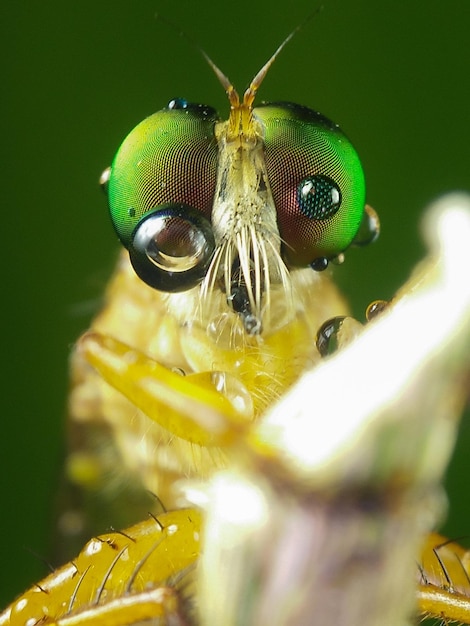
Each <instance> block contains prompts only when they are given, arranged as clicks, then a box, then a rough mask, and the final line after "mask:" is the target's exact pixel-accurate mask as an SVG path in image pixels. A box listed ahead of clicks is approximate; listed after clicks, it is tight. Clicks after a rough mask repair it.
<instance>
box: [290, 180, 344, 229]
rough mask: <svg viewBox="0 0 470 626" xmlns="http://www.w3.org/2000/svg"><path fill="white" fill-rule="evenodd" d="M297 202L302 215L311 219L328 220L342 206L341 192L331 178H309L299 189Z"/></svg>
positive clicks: (303, 181) (302, 182)
mask: <svg viewBox="0 0 470 626" xmlns="http://www.w3.org/2000/svg"><path fill="white" fill-rule="evenodd" d="M297 202H298V205H299V208H300V210H301V211H302V213H303V214H304V215H306V216H307V217H309V218H310V219H313V220H327V219H328V218H330V217H333V215H334V214H335V213H336V212H337V211H338V209H339V207H340V206H341V191H340V190H339V187H338V185H337V184H336V183H335V182H334V181H333V180H332V179H331V178H329V176H324V175H322V174H319V175H317V176H309V177H308V178H304V180H302V181H301V183H300V184H299V186H298V187H297Z"/></svg>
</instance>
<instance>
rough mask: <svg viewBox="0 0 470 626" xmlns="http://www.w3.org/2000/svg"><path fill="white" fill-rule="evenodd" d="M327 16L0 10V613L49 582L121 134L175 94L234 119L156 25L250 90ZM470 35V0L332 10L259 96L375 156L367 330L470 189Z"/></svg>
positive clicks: (106, 253)
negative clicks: (323, 121)
mask: <svg viewBox="0 0 470 626" xmlns="http://www.w3.org/2000/svg"><path fill="white" fill-rule="evenodd" d="M315 6H316V3H315V2H311V1H309V0H298V1H296V2H290V3H286V2H285V1H283V2H281V1H279V0H262V1H256V0H238V1H237V2H236V3H228V2H191V1H189V0H180V1H179V2H177V3H175V2H170V1H169V0H166V1H165V0H161V1H160V2H156V1H153V0H152V1H151V0H140V1H138V2H124V1H122V0H113V1H111V0H77V1H75V2H64V1H63V0H41V1H39V0H37V1H34V0H3V1H2V4H1V7H0V23H1V28H2V29H3V31H4V32H3V34H2V38H1V41H2V44H3V50H2V54H1V58H2V62H3V68H2V74H1V75H2V84H3V95H2V98H1V104H2V106H3V114H2V116H1V121H2V125H3V126H4V128H3V130H2V145H3V148H2V151H3V157H2V174H3V175H4V179H3V182H2V197H3V209H2V216H3V219H4V220H6V224H5V222H4V223H3V224H4V225H3V233H4V234H3V244H2V253H3V260H2V267H3V272H2V273H3V277H4V278H3V281H4V284H3V289H2V291H3V293H4V296H3V305H2V307H1V308H2V316H3V323H2V328H3V331H2V332H3V335H2V337H3V340H2V344H3V345H2V354H3V359H4V365H3V374H2V377H1V380H2V385H3V390H2V402H3V409H2V416H3V418H2V426H1V441H2V453H1V455H0V463H1V467H0V476H1V478H0V507H1V509H0V555H1V556H0V559H1V564H0V572H1V573H0V579H1V584H0V605H3V604H5V603H6V602H7V601H8V600H11V599H12V598H13V596H14V595H15V594H16V593H18V592H20V591H21V590H22V589H23V588H24V587H25V586H26V585H28V584H30V583H32V582H33V581H34V580H36V579H38V578H39V577H41V576H43V575H44V574H45V572H46V570H45V568H44V566H43V564H42V563H40V562H39V560H38V559H37V557H36V556H33V555H32V554H31V552H30V551H34V552H36V553H38V554H41V555H44V554H46V552H47V547H46V546H47V542H48V539H49V537H48V529H49V528H50V523H51V502H52V500H53V497H54V493H55V490H56V486H57V476H58V473H59V468H60V464H61V456H62V448H61V441H62V436H63V428H64V427H63V419H64V415H65V407H66V395H67V358H68V355H69V352H70V349H71V346H72V344H73V342H74V340H75V338H76V337H77V336H78V335H79V333H80V332H81V331H83V330H84V329H86V328H87V325H88V323H89V320H90V317H91V316H92V314H93V313H94V312H95V311H96V310H97V309H98V307H99V305H100V297H101V294H102V291H103V288H104V285H105V283H106V280H107V277H108V276H109V273H110V271H111V268H112V266H113V261H114V258H115V255H116V251H117V248H118V246H117V243H116V240H115V236H114V234H113V231H112V229H111V227H110V224H109V221H108V217H107V214H106V207H105V201H104V198H103V197H102V195H101V193H100V190H99V189H98V186H97V180H98V177H99V175H100V173H101V171H102V170H103V169H104V167H105V166H107V165H108V164H109V163H110V160H111V158H112V156H113V154H114V152H115V150H116V149H117V147H118V146H119V144H120V142H121V141H122V139H123V138H124V136H125V134H126V133H127V132H128V131H129V130H130V129H131V128H132V127H133V126H134V125H135V124H136V123H137V122H139V121H140V120H141V119H142V118H144V117H145V116H147V115H148V114H150V113H152V112H154V111H155V110H158V109H160V108H162V107H163V106H164V105H166V103H167V102H168V101H169V100H170V99H171V98H173V97H176V96H184V97H187V98H188V99H190V100H192V101H194V102H204V103H207V104H211V105H213V106H215V107H216V108H218V109H219V111H220V112H221V113H224V112H226V110H227V104H226V101H225V96H224V93H223V91H222V89H221V88H220V86H219V84H218V82H217V80H216V79H215V77H214V75H213V74H212V72H211V71H210V69H209V68H208V67H207V65H206V64H205V62H204V61H203V60H202V58H201V57H200V55H199V54H198V53H197V52H196V51H195V50H194V48H192V47H191V46H190V45H189V44H188V43H187V42H186V41H184V40H182V39H181V38H179V37H178V36H177V35H176V34H175V32H173V31H172V30H170V29H169V28H168V27H167V26H166V25H165V24H164V23H162V22H158V21H156V20H155V18H154V15H155V13H156V11H157V10H158V11H160V12H161V13H162V14H163V15H165V16H166V17H168V18H169V19H171V20H172V21H173V22H174V23H176V24H178V25H180V26H181V28H182V29H184V30H186V31H187V32H188V33H189V34H190V35H191V36H192V37H194V38H195V39H196V40H197V41H198V42H200V44H201V45H202V47H204V49H205V50H206V51H207V52H208V54H209V55H210V56H211V57H212V58H213V59H214V61H215V62H216V63H217V64H218V65H220V67H221V68H222V69H223V71H224V72H226V73H227V74H228V75H229V76H230V78H231V80H232V81H233V82H234V83H235V85H237V86H238V87H239V89H240V90H242V89H243V88H244V87H245V86H246V85H247V82H248V81H249V80H250V79H251V77H252V76H253V75H254V73H255V72H256V71H257V70H258V69H259V68H260V67H261V65H262V64H263V63H264V62H265V61H266V60H267V58H268V57H269V56H270V54H271V53H272V52H273V51H274V49H275V48H276V46H277V45H278V44H279V43H280V41H281V40H282V39H283V38H284V37H285V36H286V35H287V34H288V33H289V31H290V30H292V29H293V28H294V27H295V26H297V25H298V24H299V23H300V22H301V21H302V20H303V19H304V18H305V16H306V15H308V14H309V13H310V12H311V11H312V9H314V8H315ZM469 27H470V3H469V2H467V1H465V0H447V1H446V2H442V0H428V1H427V2H423V1H422V0H407V1H406V2H405V1H401V2H400V1H397V0H394V1H393V2H392V1H391V0H382V1H380V2H377V0H354V1H352V0H351V1H349V0H343V1H340V0H326V2H325V9H324V11H323V12H322V13H321V14H320V15H318V16H317V17H315V19H314V20H313V22H311V23H309V24H308V25H307V26H306V28H305V29H304V30H303V31H302V32H301V33H300V34H298V35H297V36H296V37H295V39H294V40H293V41H292V42H291V43H290V44H289V46H288V48H287V49H286V50H285V51H284V52H283V54H282V55H281V57H280V58H279V59H278V61H277V62H276V64H275V66H274V67H273V68H272V71H271V73H270V74H269V76H268V78H267V79H266V81H265V83H264V84H263V87H262V89H261V93H260V98H261V99H266V100H276V99H284V100H292V101H294V102H298V103H301V104H306V105H309V106H311V107H312V108H316V109H318V110H319V111H321V112H323V113H324V114H325V115H327V116H329V117H330V118H332V119H333V120H335V121H336V122H338V123H339V124H340V125H341V126H342V128H343V129H344V130H345V132H346V133H347V134H348V135H349V137H350V138H351V139H352V141H353V143H354V144H355V146H356V148H357V149H358V151H359V154H360V155H361V156H362V160H363V165H364V168H365V171H366V177H367V181H368V200H369V202H370V203H371V204H372V205H373V206H374V207H375V208H376V209H377V210H378V211H379V213H380V216H381V221H382V227H383V231H382V235H381V238H380V240H379V242H378V243H377V244H376V245H375V246H374V247H373V248H370V249H367V250H357V251H351V253H350V254H348V255H347V261H346V263H345V265H343V266H342V268H340V269H339V270H338V271H337V275H338V279H339V280H340V281H341V283H342V285H344V288H345V290H346V291H347V293H348V294H349V296H350V297H351V299H352V300H353V303H354V307H355V311H356V316H358V317H362V316H363V310H364V308H365V306H366V305H367V304H368V302H369V301H370V300H372V299H375V298H388V297H390V296H391V295H392V294H393V292H394V290H395V289H396V288H397V287H398V286H399V285H400V284H401V283H402V281H403V280H404V279H405V278H406V277H407V275H408V273H409V271H410V269H411V267H412V266H413V265H414V263H415V262H416V261H417V259H419V258H420V257H421V255H422V253H423V247H422V244H421V242H420V239H419V235H418V228H419V226H418V225H419V220H420V216H421V213H422V211H423V208H424V207H425V205H426V204H427V203H428V202H429V201H430V200H432V199H433V198H435V197H436V196H438V195H439V194H442V193H444V192H446V191H448V190H452V189H462V188H466V189H469V188H470V171H469V158H468V149H469V144H470V141H469V140H470V124H469V108H470V105H469V96H470V72H469V61H470V53H469V44H468V40H469ZM5 138H6V145H5ZM5 190H6V194H4V193H3V192H4V191H5ZM5 195H6V197H5ZM469 245H470V243H469ZM424 323H425V322H424ZM403 354H404V358H406V346H404V348H403ZM340 385H341V381H338V386H340ZM469 441H470V425H469V422H468V421H466V422H464V424H463V426H462V436H461V439H460V443H459V451H458V456H457V457H456V459H455V460H454V462H453V465H452V467H451V470H450V475H449V485H450V500H451V504H450V518H449V522H448V524H447V526H446V528H445V530H446V532H448V533H449V534H450V535H453V536H462V535H467V536H470V510H469V509H470V502H469V501H468V495H467V489H466V487H467V485H468V482H469V477H470V459H469V458H468V453H467V449H468V445H469Z"/></svg>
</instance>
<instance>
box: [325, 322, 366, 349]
mask: <svg viewBox="0 0 470 626" xmlns="http://www.w3.org/2000/svg"><path fill="white" fill-rule="evenodd" d="M361 329H362V324H361V323H360V322H358V321H357V320H355V319H354V318H353V317H347V316H338V317H332V318H331V319H329V320H327V321H326V322H325V323H324V324H322V325H321V326H320V328H319V330H318V332H317V338H316V345H317V350H318V352H319V353H320V355H321V356H322V357H326V356H329V355H331V354H334V353H335V352H336V351H337V350H338V349H339V348H344V347H345V346H347V345H348V343H350V342H351V341H352V340H353V339H355V338H356V337H357V336H358V334H359V333H360V331H361Z"/></svg>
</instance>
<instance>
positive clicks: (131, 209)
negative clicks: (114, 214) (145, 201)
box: [127, 206, 135, 217]
mask: <svg viewBox="0 0 470 626" xmlns="http://www.w3.org/2000/svg"><path fill="white" fill-rule="evenodd" d="M127 214H128V216H129V217H135V209H134V207H133V206H131V207H129V208H128V209H127Z"/></svg>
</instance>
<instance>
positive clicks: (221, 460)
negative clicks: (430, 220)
mask: <svg viewBox="0 0 470 626" xmlns="http://www.w3.org/2000/svg"><path fill="white" fill-rule="evenodd" d="M294 285H295V289H296V298H295V306H296V309H297V310H296V312H295V315H294V317H293V319H292V321H291V322H290V323H289V324H287V325H284V326H281V327H280V328H279V329H277V330H276V331H275V332H272V333H271V334H269V333H267V334H263V335H262V336H259V335H252V336H249V335H247V334H246V333H245V332H244V330H243V328H242V327H241V323H240V321H239V320H238V318H237V315H236V314H235V313H234V312H232V311H225V312H223V313H221V314H220V315H218V316H216V317H215V318H214V319H213V320H212V321H211V323H210V324H209V325H208V327H207V328H203V327H202V326H201V324H200V322H199V321H198V320H197V318H196V319H194V320H193V321H192V322H191V321H189V320H188V319H187V318H186V314H185V313H183V314H182V315H181V318H182V319H179V318H178V316H177V315H176V314H173V310H174V308H173V307H172V306H171V303H170V304H169V303H168V299H169V298H173V299H178V298H179V294H174V295H173V294H170V295H169V296H168V295H166V294H161V293H159V292H157V291H155V290H153V289H151V288H150V287H147V286H146V285H145V284H143V283H142V281H140V280H139V279H138V278H137V277H136V276H135V273H134V272H133V270H132V268H130V266H129V263H128V261H127V259H125V258H124V257H123V258H122V259H121V260H120V262H119V267H118V269H117V271H116V274H115V276H114V278H113V280H112V282H111V284H110V286H109V288H108V292H107V298H106V305H105V307H104V309H103V311H102V312H101V314H100V315H99V316H98V317H97V318H96V320H95V321H94V323H93V326H92V329H93V330H95V331H98V332H100V333H102V334H103V335H106V336H110V337H119V339H120V340H121V341H122V342H124V343H125V344H127V345H128V346H132V348H133V349H136V350H139V351H142V352H143V353H145V354H146V355H148V356H149V357H151V358H152V359H155V361H157V362H159V363H161V364H162V365H164V366H166V367H167V368H168V369H169V370H172V371H175V372H177V375H178V376H182V375H183V374H184V375H185V376H186V378H189V377H190V376H191V375H194V374H200V375H204V374H207V380H208V381H209V382H208V384H209V385H210V386H213V388H214V389H218V390H219V391H220V392H221V393H222V394H224V395H225V396H226V397H228V399H229V400H230V402H231V403H232V404H233V405H234V406H235V407H236V409H237V411H238V412H239V413H240V414H241V415H242V416H243V417H244V419H246V420H252V419H258V417H259V416H260V415H261V414H262V412H263V411H264V410H265V409H266V408H267V407H268V406H270V405H271V404H272V403H273V402H275V401H276V400H277V399H278V398H279V397H280V396H282V395H283V393H284V392H285V391H286V390H287V389H288V388H289V387H290V386H291V385H292V384H293V383H294V382H295V380H296V379H297V378H298V377H299V376H300V374H301V373H302V372H303V371H305V369H307V368H308V367H310V366H312V365H314V364H315V362H318V360H319V358H320V357H319V355H318V352H317V350H316V347H315V333H316V330H317V328H318V327H319V326H320V323H321V321H323V320H325V319H327V318H329V317H334V316H336V315H344V314H345V313H346V311H347V307H346V304H345V303H344V300H343V298H342V296H341V295H340V293H339V291H338V290H337V288H336V287H335V285H334V284H333V283H332V281H331V280H330V278H329V277H328V276H327V275H325V274H321V275H320V274H315V273H313V272H312V271H311V270H310V271H309V272H308V273H307V274H303V275H302V273H300V274H299V276H298V278H297V279H296V282H295V283H294ZM186 295H187V294H186ZM281 298H282V294H279V299H281ZM271 306H272V308H273V310H274V311H276V310H277V299H276V297H274V298H273V300H272V305H271ZM279 309H281V310H282V309H284V303H283V302H282V301H281V302H279ZM284 310H285V309H284ZM278 319H279V316H278ZM128 362H129V364H130V365H132V350H131V348H129V352H128ZM72 363H73V369H74V375H73V378H74V379H75V381H76V384H75V386H74V388H73V390H72V395H71V401H70V414H71V417H72V420H73V426H74V428H75V432H74V439H75V441H77V440H78V441H83V442H85V443H86V444H87V446H88V444H89V443H90V437H91V438H93V432H95V433H97V432H99V431H100V430H102V429H104V432H107V434H108V437H107V444H106V443H104V444H103V445H102V446H98V449H97V450H96V454H95V456H94V457H93V456H92V455H91V454H90V450H89V447H88V448H87V449H86V450H83V449H80V448H79V449H75V450H73V451H72V453H71V456H70V459H69V462H68V467H69V473H70V477H71V479H72V480H73V481H74V482H75V483H78V484H79V485H81V486H82V487H84V488H85V489H87V488H91V489H97V488H98V489H99V488H100V487H101V484H103V485H104V486H105V491H108V493H109V490H110V489H112V497H116V495H119V490H120V487H119V483H120V482H122V481H123V482H124V484H126V483H128V482H129V481H130V480H131V477H132V482H133V483H134V484H135V483H140V484H142V486H143V487H144V488H145V489H147V490H149V491H151V492H152V493H155V494H157V495H158V497H159V498H160V499H161V501H162V502H163V503H164V504H165V506H166V507H172V506H174V505H175V503H176V502H175V493H174V491H173V488H172V486H173V484H174V482H175V481H176V480H178V479H180V478H188V477H198V478H203V479H204V478H207V477H208V476H209V475H210V474H211V473H212V472H213V470H214V469H215V468H220V467H221V466H223V465H224V464H225V462H226V461H225V453H224V452H223V451H222V450H220V449H219V448H218V447H214V446H206V445H198V444H197V443H194V442H193V441H191V438H192V433H191V431H190V430H188V432H187V433H183V434H185V435H186V438H183V437H179V436H176V435H174V434H173V433H172V432H170V431H168V430H167V429H166V428H163V427H162V426H160V425H159V424H157V423H155V421H154V420H151V419H149V417H147V416H146V415H145V414H144V413H143V412H141V411H139V410H138V409H136V407H135V405H133V404H132V403H131V402H130V401H129V400H127V399H126V398H125V397H124V396H123V395H122V394H121V393H120V392H119V391H116V389H113V388H112V387H111V386H110V385H109V384H108V383H106V382H105V381H104V380H103V379H102V378H101V377H100V376H99V374H97V373H96V371H95V370H94V369H93V368H91V367H90V366H89V365H88V363H87V362H86V361H85V359H84V358H83V356H82V354H81V351H80V350H79V351H77V352H76V353H75V354H74V356H73V360H72ZM125 363H126V361H125V360H124V361H123V363H122V365H121V367H125ZM123 377H124V378H125V372H123ZM153 411H154V412H155V413H158V412H159V411H160V412H161V413H165V414H168V407H167V406H165V404H164V403H163V402H162V403H161V405H160V407H159V406H158V404H156V405H154V407H153ZM77 428H78V429H80V430H81V431H82V436H81V437H77V435H76V429H77ZM91 443H92V442H91ZM111 446H113V450H114V453H113V454H111V453H110V447H111ZM91 447H92V449H93V447H94V448H95V449H96V445H95V446H93V445H92V446H91ZM103 447H104V449H103ZM84 454H85V455H86V456H87V458H88V460H89V463H90V465H92V466H94V469H93V470H90V469H89V467H88V466H87V469H86V470H84V469H83V465H82V464H81V463H80V459H82V458H83V455H84ZM111 460H112V464H113V466H112V467H110V463H111ZM90 475H92V476H95V477H96V483H93V480H92V481H90V480H89V476H90ZM106 485H107V486H106ZM113 486H114V488H113Z"/></svg>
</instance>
